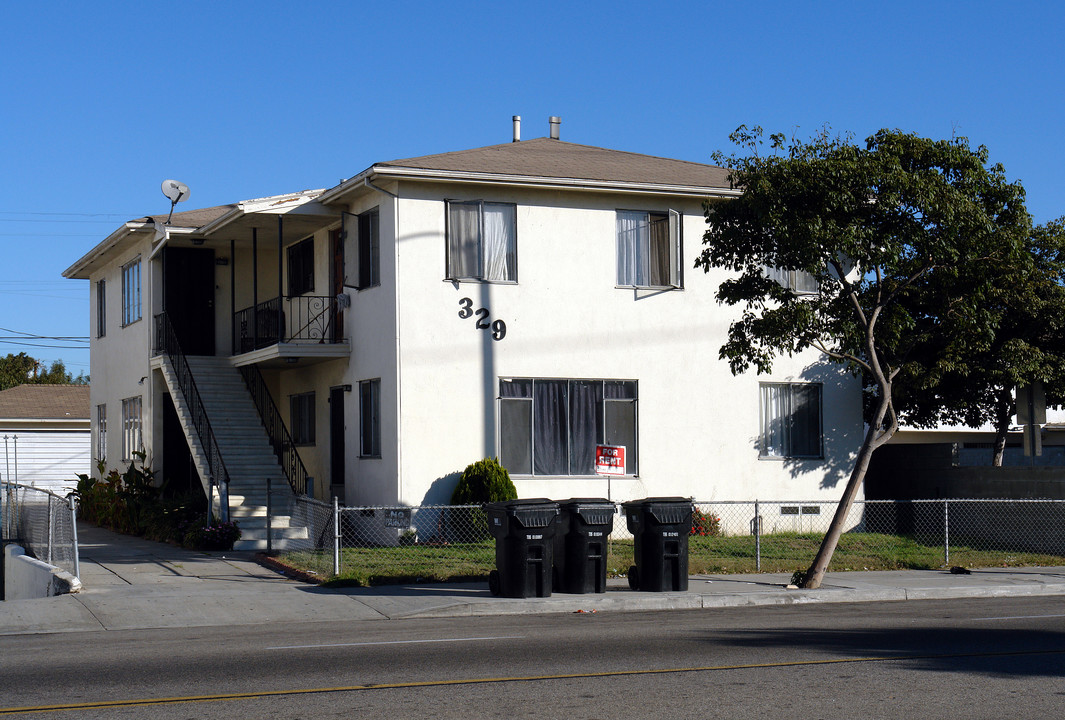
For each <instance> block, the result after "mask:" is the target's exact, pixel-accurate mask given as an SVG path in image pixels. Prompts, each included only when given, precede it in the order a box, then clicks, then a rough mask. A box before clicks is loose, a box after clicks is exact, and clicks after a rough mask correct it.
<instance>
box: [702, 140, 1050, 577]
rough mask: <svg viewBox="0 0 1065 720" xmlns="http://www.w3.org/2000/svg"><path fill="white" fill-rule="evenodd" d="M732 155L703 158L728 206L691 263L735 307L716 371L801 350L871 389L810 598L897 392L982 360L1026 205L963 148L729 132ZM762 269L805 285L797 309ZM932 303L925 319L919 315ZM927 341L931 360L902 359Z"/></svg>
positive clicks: (1021, 246) (1020, 248) (759, 366)
mask: <svg viewBox="0 0 1065 720" xmlns="http://www.w3.org/2000/svg"><path fill="white" fill-rule="evenodd" d="M731 139H732V140H733V142H734V143H736V144H737V145H739V146H740V147H743V148H745V149H746V151H747V152H746V154H743V155H731V156H725V155H724V154H723V153H716V154H715V161H717V162H718V163H719V164H723V165H725V166H726V167H728V168H729V169H730V179H731V182H732V183H733V185H734V186H735V187H737V188H740V189H742V194H741V195H740V196H738V197H736V198H734V199H731V200H721V201H709V202H707V204H706V219H707V223H708V229H707V231H706V233H705V235H704V238H703V242H704V245H705V247H704V248H703V251H702V253H701V254H700V257H699V258H698V260H697V261H696V265H697V266H698V267H702V268H703V269H704V270H707V271H709V270H710V269H711V268H724V269H726V270H729V271H731V273H732V276H731V277H730V279H728V280H726V281H724V282H723V283H722V284H721V286H720V287H719V288H718V293H717V297H718V299H719V300H720V301H722V302H724V303H725V304H728V305H733V306H740V308H741V313H740V317H739V318H738V319H737V320H735V321H734V322H732V323H731V325H730V327H729V333H728V338H727V341H726V342H725V344H724V345H723V346H722V347H721V350H720V356H721V358H722V359H725V360H728V362H729V366H730V368H731V369H732V372H733V373H739V372H743V371H745V370H747V369H748V368H750V367H752V366H753V367H754V368H755V369H756V370H757V371H758V372H759V373H765V372H770V371H771V369H772V362H773V360H774V358H775V357H777V356H778V355H781V354H794V353H797V352H801V351H803V350H806V349H808V348H814V349H816V350H819V351H820V352H822V353H824V354H825V356H827V357H828V358H829V359H830V360H832V361H835V362H838V363H842V364H844V365H845V366H846V367H848V368H849V369H850V370H851V371H853V372H855V373H856V374H857V373H861V374H863V375H865V376H866V377H868V378H869V382H868V394H869V396H870V401H869V403H868V405H867V406H868V407H869V409H870V412H869V416H868V417H867V421H868V426H867V428H868V429H867V433H866V436H865V438H864V440H863V442H862V445H861V448H860V449H859V451H858V454H857V456H856V459H855V462H854V466H853V468H852V471H851V474H850V478H849V479H848V481H847V485H846V487H845V489H844V491H843V496H842V498H841V500H840V503H839V506H838V507H837V509H836V513H835V515H834V517H833V519H832V523H831V525H830V527H829V530H828V532H827V533H826V535H825V538H824V541H823V542H822V544H821V548H820V550H819V551H818V553H817V556H816V557H815V558H814V561H813V563H812V564H811V565H810V568H809V569H808V570H807V572H806V573H805V575H804V583H803V584H804V586H805V587H808V588H816V587H819V586H820V584H821V579H822V577H823V576H824V573H825V571H826V569H827V568H828V564H829V562H830V561H831V559H832V554H833V552H834V551H835V548H836V544H837V543H838V541H839V536H840V534H841V533H842V530H843V527H844V524H845V522H846V518H847V516H848V513H849V511H850V509H851V506H852V504H853V501H854V498H855V496H856V494H857V492H858V489H859V488H860V487H861V484H862V481H863V479H864V477H865V472H866V470H867V469H868V466H869V460H870V458H871V456H872V453H873V451H874V450H875V449H876V448H878V447H879V446H881V445H883V444H884V443H886V442H887V441H888V440H890V439H891V437H892V435H894V433H895V432H896V430H897V429H898V422H899V416H898V412H897V410H896V406H895V402H894V401H895V396H894V388H895V383H896V382H898V381H900V380H899V379H900V378H910V377H914V376H917V375H919V374H920V373H928V374H929V375H930V377H932V378H938V377H940V376H942V375H946V374H948V373H949V372H951V371H952V370H953V369H955V368H957V367H960V366H961V365H962V364H963V363H965V362H968V359H969V358H971V357H972V355H973V353H979V352H985V351H987V350H988V348H990V346H991V345H992V343H993V342H994V339H995V337H996V330H997V328H998V325H999V323H1000V322H1001V319H1002V315H1003V309H1002V308H1003V305H1004V299H1003V295H1004V294H1007V295H1008V292H1009V287H1008V286H1007V287H1002V286H1001V285H1000V284H999V283H1001V280H1002V278H1003V276H1008V275H1009V274H1010V273H1012V272H1018V273H1023V272H1025V271H1026V270H1027V267H1028V264H1029V263H1030V262H1031V258H1030V255H1029V254H1028V253H1026V252H1025V238H1027V237H1028V236H1029V230H1030V225H1031V221H1030V219H1029V216H1028V214H1027V211H1026V210H1025V207H1024V191H1023V189H1022V188H1021V186H1020V185H1019V184H1017V183H1009V182H1007V181H1006V178H1005V173H1004V171H1003V169H1002V167H1001V166H1000V165H990V166H989V165H988V164H987V158H988V153H987V149H986V148H984V147H983V146H981V147H979V148H976V149H973V148H970V147H969V144H968V141H967V140H965V139H964V138H954V139H952V140H938V141H937V140H929V139H926V138H920V137H917V136H915V135H911V134H905V133H902V132H900V131H897V130H881V131H880V132H878V133H876V134H875V135H873V136H871V137H869V138H868V139H867V140H866V141H865V144H864V146H859V145H857V144H856V143H854V142H853V141H852V139H851V138H850V137H839V136H832V135H831V133H830V131H829V130H828V129H827V128H826V129H824V130H822V131H820V132H819V133H817V134H815V135H814V137H812V138H811V139H810V140H809V141H808V142H803V141H800V140H796V139H794V138H793V139H791V140H790V141H789V140H787V139H786V138H785V137H784V136H783V135H779V134H776V135H770V136H769V138H768V139H769V144H770V148H771V150H772V152H771V153H770V154H769V155H767V156H762V155H760V154H759V151H760V149H761V148H762V146H763V145H764V140H763V133H762V130H761V128H753V129H748V128H746V127H741V128H740V129H738V130H737V131H736V132H735V133H733V135H732V137H731ZM767 268H777V269H783V270H789V271H802V272H805V273H809V275H810V276H811V278H812V280H813V282H815V283H816V287H817V292H816V293H815V294H803V295H799V294H796V293H795V292H794V291H792V290H790V289H788V288H786V287H784V286H783V285H781V284H779V283H777V282H775V281H774V280H772V279H770V277H769V275H768V274H767ZM932 301H936V302H938V303H939V304H938V305H931V304H930V303H931V302H932ZM930 338H934V339H935V343H936V347H937V353H936V354H935V355H934V356H932V355H922V356H921V357H920V361H921V365H920V368H919V370H920V372H918V369H917V368H915V367H914V366H913V365H912V364H911V363H913V362H915V360H914V357H915V356H913V355H911V353H912V352H913V351H914V350H915V348H918V347H920V346H921V345H922V343H925V344H927V343H929V342H930Z"/></svg>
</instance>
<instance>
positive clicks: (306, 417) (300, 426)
mask: <svg viewBox="0 0 1065 720" xmlns="http://www.w3.org/2000/svg"><path fill="white" fill-rule="evenodd" d="M288 403H289V405H288V407H289V420H290V422H291V423H292V442H293V443H295V444H296V445H314V393H313V392H309V393H300V394H298V395H289V396H288Z"/></svg>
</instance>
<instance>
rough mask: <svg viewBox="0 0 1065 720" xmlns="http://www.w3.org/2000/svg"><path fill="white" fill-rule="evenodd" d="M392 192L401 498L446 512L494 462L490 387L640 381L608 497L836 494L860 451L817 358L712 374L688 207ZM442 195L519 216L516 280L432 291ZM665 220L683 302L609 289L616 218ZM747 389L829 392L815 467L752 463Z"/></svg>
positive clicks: (439, 284)
mask: <svg viewBox="0 0 1065 720" xmlns="http://www.w3.org/2000/svg"><path fill="white" fill-rule="evenodd" d="M400 195H401V197H402V200H400V201H399V209H398V215H399V218H400V220H399V227H400V233H399V240H398V247H399V251H398V256H399V264H398V285H399V292H398V297H399V308H400V311H399V321H398V327H399V355H398V367H399V368H400V375H399V377H400V386H399V388H398V393H399V402H400V408H399V431H400V434H399V438H398V443H399V445H400V447H401V448H402V450H401V461H400V466H399V478H398V488H397V492H398V496H399V499H400V500H401V501H402V502H404V503H410V504H418V503H422V502H426V501H428V502H443V501H446V499H447V496H448V495H449V493H450V487H451V484H452V483H453V476H454V474H455V473H457V472H460V471H461V470H462V469H463V468H464V467H465V466H466V465H467V464H468V463H470V462H472V461H474V460H477V459H479V458H481V457H484V456H486V455H496V454H497V453H498V448H497V434H498V433H497V432H496V414H497V412H496V395H497V388H498V378H499V377H532V378H589V379H625V380H637V381H638V383H639V407H638V413H639V423H638V427H639V430H638V432H639V475H638V476H637V477H629V478H622V479H615V480H614V481H613V482H612V488H611V495H612V498H613V499H615V500H625V499H632V498H638V497H644V496H647V495H682V496H694V497H696V498H698V499H700V500H712V499H749V498H804V499H818V498H826V497H838V495H839V492H840V491H841V489H842V484H841V483H842V482H843V481H844V480H845V478H846V470H847V469H849V465H850V462H851V460H852V457H853V452H854V451H855V450H856V449H857V447H858V443H859V442H860V439H861V432H862V421H861V407H860V397H859V393H858V389H859V386H858V383H857V381H856V380H855V379H853V378H851V377H850V376H848V375H845V374H841V373H840V372H839V371H838V370H837V369H835V368H833V367H829V366H822V365H821V364H820V363H818V359H817V356H816V355H815V354H813V353H809V354H806V355H804V356H802V357H799V358H793V359H783V360H780V361H778V363H777V365H776V367H775V372H774V374H773V375H771V376H768V377H764V378H758V377H757V376H755V375H754V374H753V373H752V374H748V375H744V376H741V377H733V376H732V375H731V373H730V371H729V369H728V366H727V364H726V363H725V362H723V361H720V360H718V349H719V347H720V345H721V343H722V342H723V339H724V337H725V333H726V331H727V327H728V323H729V321H730V319H731V318H732V317H733V314H732V312H731V311H730V310H729V309H727V308H723V307H721V306H719V305H718V304H717V303H716V301H715V300H714V297H713V296H714V293H715V291H716V288H717V284H718V282H719V281H720V280H721V276H720V275H714V274H711V275H709V276H708V275H705V274H704V273H703V272H702V271H696V270H693V269H692V266H693V263H694V259H695V257H696V256H697V254H698V252H699V250H700V248H701V242H700V241H701V236H702V232H703V227H704V219H703V216H702V208H701V205H700V203H699V202H698V201H697V200H678V199H676V198H673V199H668V198H661V197H650V196H648V197H637V196H633V195H609V194H592V193H575V192H568V193H563V192H556V191H545V190H523V189H507V188H498V187H496V188H489V187H475V186H468V185H466V186H457V185H456V186H449V187H447V188H446V189H444V190H442V189H440V187H439V186H437V187H433V186H430V185H424V184H423V185H416V184H413V183H404V184H403V185H402V186H401V187H400ZM444 197H447V198H450V199H456V200H467V199H469V200H473V199H485V200H490V201H494V202H513V203H516V205H517V238H518V239H517V247H518V282H517V284H485V283H458V284H456V283H451V282H447V281H445V280H444V277H445V238H444V215H445V204H444V202H443V198H444ZM670 208H672V209H676V210H680V211H682V212H683V214H684V219H683V226H684V232H683V242H684V265H683V271H684V285H685V288H684V289H683V290H674V291H634V290H633V289H631V288H617V287H615V275H616V265H615V262H616V260H615V254H616V250H615V243H616V240H615V232H616V230H615V218H616V210H617V209H641V210H652V211H654V210H658V211H664V210H667V209H670ZM382 235H384V232H383V231H382ZM382 255H384V253H382ZM382 274H383V276H385V277H387V275H386V274H385V273H384V272H383V273H382ZM464 297H469V298H470V299H471V300H472V301H473V306H474V307H475V308H479V307H485V308H488V309H489V320H495V319H502V320H504V321H505V322H506V325H507V335H506V337H505V338H504V339H503V340H501V341H498V342H496V341H493V340H492V339H491V337H490V334H489V333H487V332H485V331H480V330H476V329H475V327H474V319H472V318H471V319H465V320H464V319H461V318H459V315H458V311H459V300H460V299H461V298H464ZM760 379H761V380H766V381H786V380H799V381H818V382H824V383H825V385H824V403H823V406H824V428H825V436H826V442H825V446H826V447H825V449H826V458H825V460H804V461H780V460H759V459H758V450H757V445H756V443H757V439H758V432H759V386H758V383H759V380H760ZM382 394H383V395H385V394H386V391H385V388H383V389H382ZM388 441H391V442H395V441H394V440H391V439H390V438H387V437H386V442H388ZM514 480H515V484H516V485H517V487H518V491H519V494H520V495H521V496H523V497H538V496H546V497H552V498H565V497H588V496H592V497H596V496H605V495H606V494H607V483H606V480H605V479H602V478H571V477H562V478H545V477H522V476H515V477H514Z"/></svg>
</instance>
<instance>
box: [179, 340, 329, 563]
mask: <svg viewBox="0 0 1065 720" xmlns="http://www.w3.org/2000/svg"><path fill="white" fill-rule="evenodd" d="M161 359H162V362H161V364H160V370H161V371H162V373H163V378H164V380H165V381H166V386H167V389H168V390H169V392H170V396H171V397H172V398H173V400H174V407H175V408H176V409H177V415H178V419H179V421H180V422H181V428H182V430H183V431H184V433H185V439H186V440H188V443H189V449H190V451H191V453H192V458H193V463H194V464H195V466H196V470H197V472H198V473H199V475H200V479H201V482H203V484H204V491H205V492H207V480H206V478H207V477H208V476H209V470H208V464H207V458H206V454H205V453H204V451H203V448H202V446H201V445H200V440H199V438H198V437H197V434H196V429H195V426H194V425H193V424H192V420H191V415H190V412H189V408H188V403H186V401H185V398H184V396H183V395H182V392H181V388H180V387H179V386H178V382H177V377H176V374H175V373H174V368H173V366H172V365H171V364H170V360H169V359H168V358H167V357H166V356H165V355H164V356H163V357H162V358H161ZM186 360H187V361H188V364H189V369H190V370H191V371H192V376H193V378H194V379H195V381H196V388H197V390H198V391H199V394H200V399H201V400H202V402H203V405H204V410H205V411H206V413H207V417H208V419H209V420H210V423H211V429H212V431H213V432H214V435H215V440H216V442H217V443H218V448H219V451H220V453H221V455H222V460H223V462H224V463H225V466H226V471H227V472H228V473H229V517H230V520H235V521H237V523H238V524H239V526H240V529H241V539H240V540H238V541H237V543H236V545H235V546H234V550H265V549H267V538H266V509H267V501H266V479H267V478H270V480H271V495H272V501H273V506H272V507H273V512H272V513H271V516H270V525H271V528H272V532H271V534H272V536H273V549H275V550H283V549H285V548H286V547H287V546H289V545H291V544H292V541H298V540H305V539H306V538H307V536H308V535H307V528H306V527H300V526H298V525H296V524H294V523H293V522H292V518H291V517H290V516H288V515H281V514H278V510H279V509H282V511H284V509H286V508H288V507H289V506H290V502H289V500H291V497H292V491H291V489H290V488H289V484H288V480H287V479H286V478H285V473H284V471H283V470H282V469H281V466H280V465H279V464H278V462H277V457H276V456H275V455H274V451H273V448H272V447H271V445H270V441H269V438H268V437H267V434H266V429H265V428H264V427H263V424H262V420H261V419H260V418H259V413H258V411H257V410H256V409H255V403H254V401H253V400H252V397H251V394H250V393H249V392H248V389H247V387H246V386H245V384H244V380H243V379H242V378H241V376H240V371H239V370H237V369H236V368H235V367H233V366H232V365H231V364H230V363H229V361H228V359H227V358H221V357H208V356H202V355H200V356H194V355H188V356H186ZM215 502H216V503H217V502H218V500H217V498H216V500H215ZM298 544H299V545H304V544H305V543H304V542H299V543H298Z"/></svg>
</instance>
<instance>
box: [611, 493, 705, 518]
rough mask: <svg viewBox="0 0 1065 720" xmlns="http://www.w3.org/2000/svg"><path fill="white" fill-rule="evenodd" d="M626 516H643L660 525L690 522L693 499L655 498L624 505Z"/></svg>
mask: <svg viewBox="0 0 1065 720" xmlns="http://www.w3.org/2000/svg"><path fill="white" fill-rule="evenodd" d="M623 507H624V508H625V514H626V515H627V516H629V515H632V514H642V515H646V516H648V517H649V518H650V519H652V520H654V521H655V522H656V523H658V524H660V525H673V524H675V523H683V522H689V521H690V520H691V516H692V509H693V507H694V506H693V505H692V500H691V498H682V497H655V498H644V499H643V500H632V501H630V502H627V503H624V504H623Z"/></svg>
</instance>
